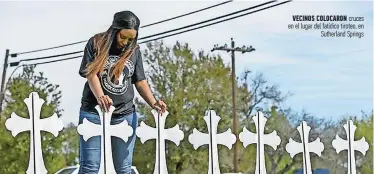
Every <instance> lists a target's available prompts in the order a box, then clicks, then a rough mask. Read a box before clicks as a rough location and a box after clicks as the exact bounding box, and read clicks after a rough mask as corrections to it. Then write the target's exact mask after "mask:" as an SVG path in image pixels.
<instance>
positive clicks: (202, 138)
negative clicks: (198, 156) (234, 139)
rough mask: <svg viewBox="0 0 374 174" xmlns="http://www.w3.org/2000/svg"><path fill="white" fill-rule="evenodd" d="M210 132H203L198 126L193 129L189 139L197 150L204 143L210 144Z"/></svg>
mask: <svg viewBox="0 0 374 174" xmlns="http://www.w3.org/2000/svg"><path fill="white" fill-rule="evenodd" d="M209 140H210V137H209V134H205V133H202V132H200V131H198V130H197V129H196V128H194V129H193V131H192V134H191V135H190V136H189V137H188V141H189V142H190V143H191V144H192V145H193V147H194V148H195V150H196V149H197V148H199V147H200V146H202V145H204V144H209Z"/></svg>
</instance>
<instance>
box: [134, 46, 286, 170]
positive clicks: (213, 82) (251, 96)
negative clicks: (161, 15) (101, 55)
mask: <svg viewBox="0 0 374 174" xmlns="http://www.w3.org/2000/svg"><path fill="white" fill-rule="evenodd" d="M143 57H144V62H145V63H146V64H147V65H149V69H148V70H147V72H148V74H147V76H148V77H149V79H148V81H149V82H150V85H151V88H152V90H153V92H154V93H155V96H156V97H157V98H162V99H163V100H164V101H165V102H166V104H167V105H168V111H169V113H170V114H169V115H170V116H169V117H168V120H167V121H166V126H167V127H171V126H174V125H175V124H179V125H180V127H181V128H182V130H183V132H184V134H185V138H184V140H183V141H182V142H181V144H180V145H179V147H176V146H175V145H173V144H171V143H168V144H167V162H168V170H169V172H170V173H196V172H197V173H200V172H207V169H208V166H207V165H208V162H207V161H208V152H207V149H208V148H207V146H203V147H200V148H199V149H198V150H194V149H193V147H192V145H191V144H190V143H189V142H188V136H189V135H190V134H191V133H192V130H193V128H196V129H198V130H199V131H202V132H207V127H206V123H205V121H204V120H203V116H204V112H205V110H207V109H208V108H209V109H214V110H215V111H216V112H217V115H219V116H220V117H221V120H220V122H219V125H218V132H223V131H226V130H227V129H228V128H231V130H232V117H231V115H232V101H231V68H230V67H229V66H226V65H225V64H224V63H223V61H222V58H221V57H220V56H210V55H208V54H205V53H204V52H203V51H200V52H198V53H197V54H194V53H193V52H192V51H191V48H190V47H189V45H188V44H184V45H183V44H180V43H178V42H177V43H176V45H174V46H173V48H169V47H167V46H165V45H164V44H163V43H162V42H161V43H158V42H156V43H154V44H148V45H147V49H146V51H145V53H144V56H143ZM248 73H249V71H247V72H246V73H245V74H244V76H245V77H247V76H248ZM251 80H252V82H253V83H247V82H244V83H241V81H239V80H238V79H237V80H236V83H237V85H236V86H237V89H236V91H237V115H238V117H239V118H240V120H242V119H245V118H247V116H248V114H250V113H251V112H252V111H253V110H256V109H259V108H260V105H261V104H263V103H264V102H265V101H266V100H271V101H274V102H275V103H279V102H282V101H283V100H284V99H285V97H286V96H284V95H282V94H281V93H280V92H279V90H278V89H277V87H276V86H274V85H273V86H267V84H266V81H265V80H264V79H263V76H262V75H261V74H260V75H258V76H255V77H254V78H253V79H251ZM249 87H250V88H252V87H253V88H256V90H254V91H253V92H249V89H248V88H249ZM136 103H137V106H138V108H139V112H140V113H141V114H142V115H145V116H146V118H145V122H146V123H147V124H148V125H153V126H154V120H153V118H152V117H150V114H149V113H150V108H149V107H148V106H146V105H144V103H143V102H141V100H137V101H136ZM154 143H155V141H150V142H147V144H144V145H143V144H140V143H138V144H137V145H136V148H137V149H142V151H141V152H139V151H137V153H136V154H135V159H134V162H135V164H139V165H138V166H147V167H146V168H140V169H139V171H140V172H141V173H150V172H151V171H152V170H153V166H154V152H155V149H154V147H155V146H154ZM218 148H219V158H220V168H221V171H222V172H231V171H232V169H233V166H232V154H233V150H228V149H227V148H226V147H223V146H219V147H218ZM143 149H144V150H143ZM241 150H243V149H241ZM145 164H146V165H145Z"/></svg>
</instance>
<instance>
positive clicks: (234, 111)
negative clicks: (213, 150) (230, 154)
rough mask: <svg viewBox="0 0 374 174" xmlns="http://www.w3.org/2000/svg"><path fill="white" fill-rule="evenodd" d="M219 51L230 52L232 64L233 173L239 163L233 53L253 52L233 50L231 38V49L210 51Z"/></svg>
mask: <svg viewBox="0 0 374 174" xmlns="http://www.w3.org/2000/svg"><path fill="white" fill-rule="evenodd" d="M216 50H220V51H227V52H231V63H232V69H231V83H232V118H233V130H234V134H235V136H236V142H235V144H234V159H233V164H234V172H236V173H237V172H238V162H239V156H238V153H239V148H238V146H239V120H238V117H237V115H236V97H235V88H236V85H235V84H236V81H235V80H236V75H235V51H238V52H242V53H243V54H244V53H246V52H252V51H255V49H254V48H252V46H249V47H246V46H244V45H243V47H241V48H239V47H236V48H235V42H234V40H233V38H231V48H228V47H227V44H225V45H224V46H220V47H218V45H214V48H213V49H212V52H213V51H216Z"/></svg>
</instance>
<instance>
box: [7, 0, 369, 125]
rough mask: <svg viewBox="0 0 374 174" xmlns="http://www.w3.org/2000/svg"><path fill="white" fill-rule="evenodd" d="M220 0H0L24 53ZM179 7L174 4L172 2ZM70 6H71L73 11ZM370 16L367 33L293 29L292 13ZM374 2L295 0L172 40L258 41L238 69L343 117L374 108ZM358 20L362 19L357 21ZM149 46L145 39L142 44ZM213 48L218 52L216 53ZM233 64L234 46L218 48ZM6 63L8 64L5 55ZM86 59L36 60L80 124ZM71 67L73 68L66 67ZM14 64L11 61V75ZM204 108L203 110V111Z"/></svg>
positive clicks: (201, 44) (295, 104)
mask: <svg viewBox="0 0 374 174" xmlns="http://www.w3.org/2000/svg"><path fill="white" fill-rule="evenodd" d="M216 3H217V1H202V2H197V1H190V2H187V1H177V2H167V1H149V2H132V1H131V2H0V16H2V18H0V23H1V24H2V26H5V27H1V28H0V38H1V41H0V55H4V54H5V53H4V52H5V49H6V48H9V49H10V50H11V52H21V51H28V50H33V49H39V48H44V47H50V46H56V45H61V44H66V43H70V42H75V41H81V40H87V39H88V38H89V37H91V36H92V35H93V34H95V33H97V32H101V31H103V30H106V29H107V27H108V26H109V25H110V23H111V20H112V16H113V14H114V13H115V12H117V11H120V10H132V11H134V12H135V13H136V14H137V15H138V16H139V18H140V19H141V23H142V24H143V25H144V24H149V23H152V22H155V21H158V20H161V19H165V18H168V17H170V16H176V15H179V14H183V13H186V12H189V11H192V10H196V9H200V8H203V7H206V6H209V5H212V4H216ZM259 3H260V2H259V1H238V2H236V1H234V2H232V3H229V4H227V5H224V6H221V7H218V8H215V9H211V10H208V11H205V12H202V13H198V14H195V15H191V16H188V17H185V18H183V19H179V20H175V21H172V22H168V23H164V24H160V25H156V26H152V27H149V28H144V29H142V30H141V31H140V35H141V36H147V35H150V34H154V33H158V32H161V31H164V30H168V29H172V28H177V27H180V26H184V25H187V24H190V23H194V22H198V21H202V20H206V19H210V18H212V17H216V16H219V15H222V14H226V13H230V12H233V11H236V10H239V9H243V8H246V7H249V6H252V5H256V4H259ZM172 5H173V6H174V5H175V6H174V7H173V8H170V7H171V6H172ZM68 10H70V11H68ZM294 14H300V15H329V14H332V15H348V16H363V17H364V19H365V21H364V22H362V23H363V24H364V25H365V29H364V30H363V32H364V33H365V36H364V37H363V38H361V39H357V38H322V37H320V31H318V30H309V31H303V30H289V29H288V28H287V26H288V24H289V23H294V22H293V21H292V15H294ZM372 17H373V4H372V2H371V1H362V2H358V1H354V2H353V1H296V2H291V3H288V4H286V5H283V6H279V7H275V8H272V9H270V10H265V11H262V12H259V13H255V14H252V15H249V16H246V17H242V18H238V19H235V20H232V21H229V22H225V23H222V24H218V25H215V26H211V27H208V28H204V29H201V30H198V31H193V32H189V33H185V34H182V35H178V36H174V37H170V38H167V39H165V40H164V41H165V43H166V44H168V45H172V44H174V43H175V42H176V41H177V40H179V41H182V42H188V43H189V44H190V45H191V47H192V48H193V49H194V50H205V51H207V52H208V51H210V49H211V48H212V47H213V45H214V44H224V43H227V44H229V42H230V38H231V37H233V38H234V40H235V41H236V45H237V46H242V45H247V46H248V45H252V46H253V47H254V48H256V51H255V52H252V53H246V54H243V55H242V54H241V53H239V54H237V56H236V65H237V72H236V73H237V74H241V73H242V72H243V71H244V69H248V68H249V69H251V70H252V71H254V72H262V73H264V75H265V77H266V79H267V80H268V81H269V83H270V84H277V85H279V86H280V89H281V90H282V91H284V92H287V91H289V92H291V93H293V96H292V97H291V98H289V99H288V100H287V102H286V103H285V107H291V108H293V109H295V110H296V111H301V110H302V109H305V110H306V111H307V112H310V113H312V114H313V115H315V116H317V117H327V118H334V119H339V118H340V117H342V116H345V115H347V114H348V115H359V114H360V112H361V110H364V111H366V112H368V111H370V110H371V109H372V108H373V22H372V21H373V18H372ZM355 24H359V22H355ZM83 48H84V44H78V45H74V46H71V47H66V48H61V49H56V50H51V51H45V52H39V53H32V54H28V55H22V56H20V57H19V59H23V58H33V57H39V56H47V55H51V54H59V53H65V52H73V51H77V50H82V49H83ZM143 48H144V46H143ZM214 54H217V52H215V53H214ZM219 54H221V55H222V56H223V58H224V61H225V62H226V63H228V64H229V63H230V56H229V54H227V53H224V52H221V53H219ZM2 61H3V60H1V62H0V63H1V65H0V67H1V68H2V64H3V62H2ZM79 65H80V59H77V60H69V61H64V62H61V63H55V64H46V65H41V66H38V67H37V71H43V72H44V73H45V74H46V76H47V77H48V78H49V79H50V80H51V82H52V83H55V84H59V85H60V86H61V89H62V92H63V97H62V107H63V109H64V110H65V112H64V116H63V120H64V122H65V123H68V122H73V123H76V122H77V119H78V111H79V107H80V97H81V92H82V89H83V84H84V82H85V80H84V79H83V78H81V77H79V75H78V73H77V72H78V68H79ZM63 69H66V70H63ZM11 71H13V68H9V70H8V76H9V74H10V73H11ZM202 115H203V113H202Z"/></svg>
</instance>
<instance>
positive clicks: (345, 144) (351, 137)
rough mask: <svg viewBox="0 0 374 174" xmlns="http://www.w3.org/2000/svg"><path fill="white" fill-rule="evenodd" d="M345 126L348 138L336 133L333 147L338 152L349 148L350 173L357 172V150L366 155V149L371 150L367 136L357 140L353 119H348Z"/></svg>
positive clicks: (354, 173)
mask: <svg viewBox="0 0 374 174" xmlns="http://www.w3.org/2000/svg"><path fill="white" fill-rule="evenodd" d="M343 127H344V129H345V132H346V134H347V140H343V139H341V138H340V137H339V135H336V138H335V139H334V140H333V141H332V147H334V148H335V149H336V153H339V152H340V151H342V150H348V174H356V159H355V150H357V151H359V152H361V153H362V154H363V155H364V156H365V154H366V151H368V150H369V144H368V143H367V142H366V141H365V137H362V138H361V139H360V140H358V141H355V131H356V126H355V125H354V124H353V121H352V120H349V121H347V123H346V124H344V126H343Z"/></svg>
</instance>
